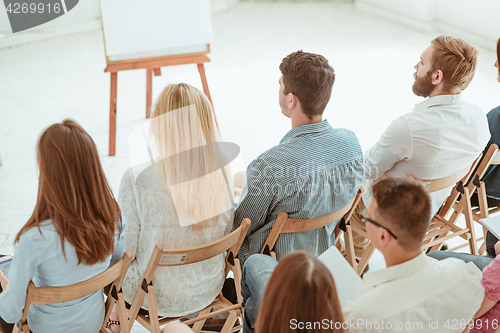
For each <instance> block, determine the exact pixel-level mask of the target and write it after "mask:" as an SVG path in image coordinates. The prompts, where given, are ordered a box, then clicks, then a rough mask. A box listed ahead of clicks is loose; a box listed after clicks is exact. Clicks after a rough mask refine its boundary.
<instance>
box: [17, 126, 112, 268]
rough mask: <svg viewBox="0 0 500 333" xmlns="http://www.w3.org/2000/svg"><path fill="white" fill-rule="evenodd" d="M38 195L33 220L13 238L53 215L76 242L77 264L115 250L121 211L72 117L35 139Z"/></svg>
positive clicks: (99, 259)
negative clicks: (38, 172) (38, 173)
mask: <svg viewBox="0 0 500 333" xmlns="http://www.w3.org/2000/svg"><path fill="white" fill-rule="evenodd" d="M37 156H38V168H39V170H40V176H39V177H38V197H37V201H36V205H35V209H34V211H33V214H32V215H31V217H30V219H29V220H28V222H26V224H25V225H24V226H23V227H22V228H21V230H20V231H19V233H18V234H17V236H16V239H15V242H16V243H17V242H18V241H19V238H20V237H21V236H22V234H24V233H25V232H26V231H28V230H29V229H31V228H34V227H38V229H40V224H41V222H43V221H45V220H49V219H50V220H52V224H53V225H54V227H55V229H56V232H57V233H58V234H59V236H60V240H61V246H62V250H63V253H65V251H64V241H65V240H66V241H67V242H68V243H70V244H71V245H73V246H74V247H75V250H76V255H77V256H78V263H83V264H85V265H93V264H96V263H98V262H102V261H104V260H105V259H106V257H107V256H108V255H110V254H111V253H113V248H114V240H115V233H116V232H117V231H118V230H119V229H121V212H120V207H118V203H117V202H116V201H115V198H114V197H113V193H112V192H111V189H110V187H109V185H108V182H107V180H106V176H105V175H104V170H103V169H102V166H101V162H100V159H99V154H98V152H97V149H96V146H95V143H94V141H93V140H92V138H91V137H90V135H89V134H88V133H87V132H86V131H85V130H84V129H83V128H82V127H81V126H80V125H79V124H78V123H76V122H74V121H73V120H69V119H66V120H64V121H63V122H62V123H57V124H53V125H51V126H49V127H48V128H47V129H46V130H45V131H44V132H43V133H42V135H41V136H40V139H39V140H38V144H37Z"/></svg>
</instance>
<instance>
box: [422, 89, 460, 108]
mask: <svg viewBox="0 0 500 333" xmlns="http://www.w3.org/2000/svg"><path fill="white" fill-rule="evenodd" d="M462 102H463V98H462V94H461V93H460V94H456V95H438V96H434V97H429V98H427V99H426V100H425V101H423V102H421V103H418V104H415V108H414V109H413V110H422V109H427V108H431V107H433V106H438V105H449V104H459V103H462Z"/></svg>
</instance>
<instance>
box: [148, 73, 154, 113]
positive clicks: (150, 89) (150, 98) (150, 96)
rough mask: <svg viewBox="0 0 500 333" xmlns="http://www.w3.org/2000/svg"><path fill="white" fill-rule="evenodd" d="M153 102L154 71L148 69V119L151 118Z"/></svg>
mask: <svg viewBox="0 0 500 333" xmlns="http://www.w3.org/2000/svg"><path fill="white" fill-rule="evenodd" d="M152 101H153V69H152V68H146V118H149V117H150V116H151V104H152Z"/></svg>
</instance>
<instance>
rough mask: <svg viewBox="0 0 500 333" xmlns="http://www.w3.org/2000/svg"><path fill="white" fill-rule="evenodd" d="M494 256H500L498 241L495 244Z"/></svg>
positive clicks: (499, 243)
mask: <svg viewBox="0 0 500 333" xmlns="http://www.w3.org/2000/svg"><path fill="white" fill-rule="evenodd" d="M495 254H496V255H499V254H500V240H499V241H498V242H496V243H495Z"/></svg>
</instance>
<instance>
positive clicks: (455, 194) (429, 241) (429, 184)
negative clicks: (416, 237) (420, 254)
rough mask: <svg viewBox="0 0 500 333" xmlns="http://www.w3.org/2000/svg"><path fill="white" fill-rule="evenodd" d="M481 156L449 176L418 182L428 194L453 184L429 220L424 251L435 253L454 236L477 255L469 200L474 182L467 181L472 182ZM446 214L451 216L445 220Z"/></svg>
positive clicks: (423, 246) (423, 245) (473, 188)
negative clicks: (459, 222)
mask: <svg viewBox="0 0 500 333" xmlns="http://www.w3.org/2000/svg"><path fill="white" fill-rule="evenodd" d="M481 156H482V155H479V157H478V158H477V159H476V160H475V161H474V163H472V165H470V166H468V167H466V168H464V169H462V170H461V171H459V172H458V173H456V174H454V175H451V176H449V177H445V178H441V179H436V180H421V179H419V181H421V182H422V183H423V184H424V186H425V187H426V188H427V191H428V192H429V193H432V192H435V191H439V190H442V189H445V188H447V187H449V186H452V185H453V184H455V186H454V187H453V189H452V190H451V193H450V195H449V196H448V198H447V199H446V201H445V202H444V205H443V207H441V209H440V211H439V213H437V214H435V215H434V216H433V217H432V219H431V223H430V225H429V230H428V231H427V234H426V235H425V237H424V241H423V244H422V250H423V251H425V250H428V249H431V251H437V250H439V249H441V247H442V246H443V245H444V242H445V241H447V240H449V239H451V238H454V237H461V238H463V239H465V240H467V241H468V242H469V247H470V251H471V253H472V254H477V247H476V234H475V232H474V226H473V223H472V221H473V219H472V213H471V208H470V197H471V195H472V193H473V192H474V191H475V189H476V187H475V185H474V184H473V182H469V180H471V179H472V174H473V172H474V169H475V168H476V166H477V164H478V163H479V160H480V159H481ZM467 182H469V184H468V186H465V184H467ZM450 212H451V215H450ZM460 214H464V216H465V224H466V226H465V228H459V227H458V226H457V225H456V222H457V220H458V217H459V216H460ZM447 215H450V216H449V218H446V216H447Z"/></svg>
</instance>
